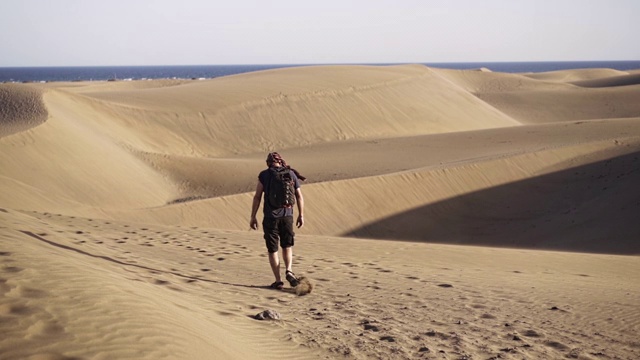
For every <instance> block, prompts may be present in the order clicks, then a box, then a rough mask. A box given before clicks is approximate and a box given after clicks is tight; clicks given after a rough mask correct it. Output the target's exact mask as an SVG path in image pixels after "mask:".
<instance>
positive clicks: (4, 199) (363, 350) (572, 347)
mask: <svg viewBox="0 0 640 360" xmlns="http://www.w3.org/2000/svg"><path fill="white" fill-rule="evenodd" d="M639 95H640V85H639V84H638V82H637V73H636V72H633V71H630V72H620V71H616V70H610V69H594V70H584V69H579V70H571V71H561V72H550V73H540V74H503V73H497V72H491V71H456V70H445V69H431V68H427V67H424V66H419V65H410V66H317V67H298V68H291V69H278V70H269V71H261V72H255V73H249V74H240V75H235V76H229V77H223V78H217V79H212V80H205V81H190V80H158V81H155V80H154V81H127V82H85V83H76V82H74V83H47V84H25V85H2V87H0V103H1V104H2V109H1V110H2V111H1V112H0V114H1V118H0V120H1V121H0V169H1V172H0V186H1V188H2V191H0V235H1V236H0V239H1V240H0V262H1V264H0V319H1V320H2V321H1V322H0V329H1V332H2V333H3V334H6V336H3V337H1V338H0V358H2V359H25V358H27V359H85V358H86V359H93V358H96V359H97V358H118V359H126V358H131V359H158V358H170V359H214V358H224V359H272V358H273V359H275V358H279V359H282V358H284V359H300V358H343V357H344V358H358V359H360V358H362V359H365V358H382V359H409V358H446V359H460V358H483V359H484V358H529V359H539V358H566V357H569V358H581V359H599V358H606V359H614V358H617V359H636V358H638V355H639V354H638V351H639V350H638V349H639V347H638V346H639V344H638V341H637V336H636V334H637V333H638V332H639V331H640V311H638V309H640V307H638V305H639V303H638V299H640V293H639V292H638V288H637V284H638V281H639V280H640V279H639V278H638V275H637V274H640V271H638V270H640V262H639V261H638V256H637V255H639V254H640V243H638V239H639V238H640V226H639V225H638V222H637V218H638V214H640V202H639V199H640V188H639V187H638V186H637V184H638V182H639V181H640V178H639V176H640V159H639V158H640V103H639V102H638V101H637V99H638V98H639ZM272 150H277V151H279V152H280V153H281V154H283V156H284V157H285V158H286V159H287V161H288V162H289V163H290V164H292V165H293V166H294V167H295V168H297V169H298V170H299V171H300V172H302V173H303V174H304V175H305V176H307V177H308V181H307V182H306V183H305V184H304V185H303V192H304V195H305V200H306V211H305V217H306V219H307V220H306V224H305V227H304V228H302V229H300V230H297V238H296V254H297V255H296V265H295V268H296V271H297V272H299V273H301V274H305V275H307V276H308V277H309V278H310V279H311V280H312V281H313V282H314V285H315V286H314V291H313V293H312V294H310V295H308V296H302V297H298V296H296V295H295V293H294V292H293V291H292V289H286V291H284V292H275V291H273V290H269V289H267V288H266V285H268V284H269V283H270V282H271V281H272V279H271V276H270V275H269V273H270V272H269V268H268V264H267V259H266V254H265V251H264V245H263V240H262V239H261V233H260V232H250V231H249V226H248V222H249V212H250V204H251V198H252V191H253V190H254V188H255V185H256V180H257V174H258V172H259V171H260V170H262V169H263V167H264V166H265V165H264V158H265V155H266V153H267V152H268V151H272ZM358 238H360V239H358ZM388 240H391V241H388ZM460 245H465V246H460ZM549 250H554V251H558V250H561V251H562V252H553V251H549ZM265 309H274V310H276V311H278V312H280V313H281V315H282V318H283V320H281V321H276V322H260V321H258V320H255V319H253V315H255V314H257V313H258V312H261V311H262V310H265Z"/></svg>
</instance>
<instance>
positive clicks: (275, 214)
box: [258, 169, 300, 218]
mask: <svg viewBox="0 0 640 360" xmlns="http://www.w3.org/2000/svg"><path fill="white" fill-rule="evenodd" d="M272 176H273V175H272V174H271V172H270V171H269V169H265V170H263V171H262V172H260V174H259V175H258V180H259V181H260V183H261V184H262V187H263V188H264V197H263V201H264V207H263V212H264V216H265V217H269V218H281V217H285V216H293V206H290V207H286V208H280V209H274V208H272V207H271V205H270V204H269V198H268V197H269V194H268V193H267V192H268V191H269V182H270V181H271V178H272ZM291 178H292V179H293V184H294V185H293V186H294V188H295V189H298V188H300V181H299V180H298V177H297V176H296V174H295V173H294V172H293V171H291Z"/></svg>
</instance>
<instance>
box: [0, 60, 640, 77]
mask: <svg viewBox="0 0 640 360" xmlns="http://www.w3.org/2000/svg"><path fill="white" fill-rule="evenodd" d="M310 65H311V64H305V65H295V64H292V65H188V66H178V65H173V66H78V67H0V82H50V81H105V80H142V79H173V78H176V79H210V78H216V77H220V76H227V75H234V74H240V73H246V72H252V71H260V70H268V69H277V68H284V67H293V66H310ZM345 65H358V64H345ZM361 65H379V66H384V65H398V64H361ZM423 65H426V66H431V67H436V68H446V69H478V68H481V67H484V68H488V69H490V70H492V71H496V72H506V73H527V72H546V71H556V70H567V69H585V68H609V69H616V70H622V71H624V70H635V69H640V61H578V62H575V61H574V62H572V61H562V62H554V61H547V62H466V63H462V62H460V63H423Z"/></svg>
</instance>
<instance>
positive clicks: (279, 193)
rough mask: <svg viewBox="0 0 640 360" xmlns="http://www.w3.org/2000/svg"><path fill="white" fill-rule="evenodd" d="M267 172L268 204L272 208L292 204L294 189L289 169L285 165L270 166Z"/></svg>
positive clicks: (294, 196)
mask: <svg viewBox="0 0 640 360" xmlns="http://www.w3.org/2000/svg"><path fill="white" fill-rule="evenodd" d="M269 172H270V174H271V179H270V180H269V189H268V190H269V191H268V192H267V194H268V196H267V199H268V200H267V201H269V205H270V206H271V207H272V208H274V209H280V208H284V207H290V206H293V205H294V204H295V203H296V195H295V192H296V190H295V186H294V185H295V184H294V181H293V177H291V170H290V169H289V168H286V167H270V168H269Z"/></svg>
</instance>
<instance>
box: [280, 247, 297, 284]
mask: <svg viewBox="0 0 640 360" xmlns="http://www.w3.org/2000/svg"><path fill="white" fill-rule="evenodd" d="M282 258H283V259H284V265H285V266H286V268H287V269H286V270H285V274H286V278H287V281H288V282H289V285H291V286H292V287H296V286H298V284H299V281H298V278H297V277H296V276H295V275H294V274H293V271H292V270H291V266H292V265H293V246H291V247H288V248H282ZM288 272H290V273H288Z"/></svg>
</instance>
